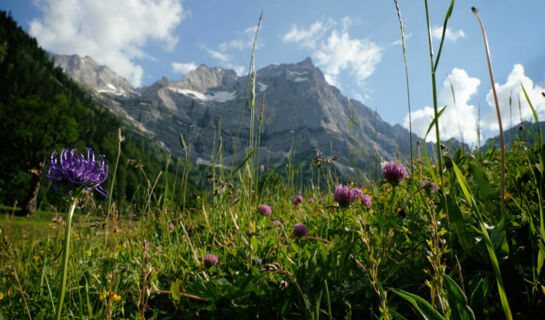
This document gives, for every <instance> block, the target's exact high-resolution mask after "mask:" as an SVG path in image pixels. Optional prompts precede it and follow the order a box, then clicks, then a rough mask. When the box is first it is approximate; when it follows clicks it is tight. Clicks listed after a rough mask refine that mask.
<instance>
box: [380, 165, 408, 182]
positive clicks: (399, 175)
mask: <svg viewBox="0 0 545 320" xmlns="http://www.w3.org/2000/svg"><path fill="white" fill-rule="evenodd" d="M382 176H383V177H384V179H385V180H386V181H388V182H390V183H391V184H392V185H397V184H398V183H400V182H401V181H403V179H405V178H407V177H408V174H407V170H406V169H405V167H404V166H403V165H402V164H395V163H394V162H393V161H390V162H388V163H387V164H386V165H384V167H383V168H382Z"/></svg>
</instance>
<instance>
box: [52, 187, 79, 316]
mask: <svg viewBox="0 0 545 320" xmlns="http://www.w3.org/2000/svg"><path fill="white" fill-rule="evenodd" d="M77 203H78V198H77V197H75V198H74V201H73V202H72V205H71V206H70V211H69V212H68V216H67V217H66V230H65V234H64V244H63V248H62V251H63V253H62V278H61V294H60V296H59V301H58V303H57V315H56V317H55V318H56V319H57V320H60V319H61V312H62V305H63V302H64V294H65V293H66V277H67V276H66V274H67V271H68V251H69V250H70V235H71V225H72V216H73V215H74V210H76V205H77Z"/></svg>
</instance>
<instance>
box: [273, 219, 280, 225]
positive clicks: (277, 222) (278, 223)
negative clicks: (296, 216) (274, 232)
mask: <svg viewBox="0 0 545 320" xmlns="http://www.w3.org/2000/svg"><path fill="white" fill-rule="evenodd" d="M273 224H274V225H275V226H280V225H281V224H282V222H280V220H274V221H273Z"/></svg>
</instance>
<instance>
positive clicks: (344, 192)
mask: <svg viewBox="0 0 545 320" xmlns="http://www.w3.org/2000/svg"><path fill="white" fill-rule="evenodd" d="M360 191H361V190H360ZM357 198H358V193H357V191H353V190H350V188H349V187H348V186H343V185H342V184H340V185H338V186H337V188H335V192H334V193H333V199H334V200H335V201H336V202H337V203H338V204H339V206H340V207H343V208H345V207H348V206H350V205H351V204H352V203H354V201H356V199H357Z"/></svg>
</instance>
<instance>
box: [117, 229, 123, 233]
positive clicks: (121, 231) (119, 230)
mask: <svg viewBox="0 0 545 320" xmlns="http://www.w3.org/2000/svg"><path fill="white" fill-rule="evenodd" d="M115 233H123V230H122V229H115Z"/></svg>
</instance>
